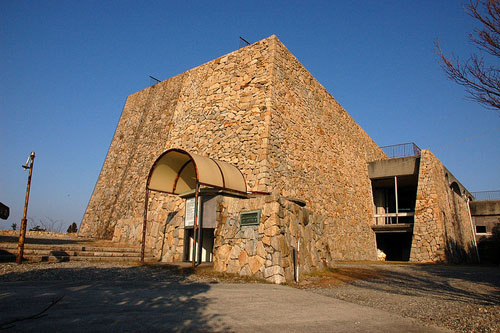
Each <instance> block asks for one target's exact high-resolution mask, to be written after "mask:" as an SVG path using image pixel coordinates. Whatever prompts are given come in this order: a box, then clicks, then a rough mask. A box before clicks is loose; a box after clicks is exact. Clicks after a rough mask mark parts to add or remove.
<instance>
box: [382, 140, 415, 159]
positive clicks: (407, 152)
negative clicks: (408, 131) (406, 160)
mask: <svg viewBox="0 0 500 333" xmlns="http://www.w3.org/2000/svg"><path fill="white" fill-rule="evenodd" d="M380 148H381V149H382V151H383V152H384V153H385V154H386V155H387V156H388V157H389V158H399V157H409V156H420V148H419V147H418V146H417V145H416V144H414V143H413V142H408V143H400V144H397V145H390V146H382V147H380Z"/></svg>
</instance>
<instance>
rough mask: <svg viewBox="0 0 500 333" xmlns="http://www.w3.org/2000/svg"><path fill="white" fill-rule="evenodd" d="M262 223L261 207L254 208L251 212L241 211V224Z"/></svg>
mask: <svg viewBox="0 0 500 333" xmlns="http://www.w3.org/2000/svg"><path fill="white" fill-rule="evenodd" d="M258 224H260V209H259V210H252V211H250V212H241V213H240V225H241V226H245V225H258Z"/></svg>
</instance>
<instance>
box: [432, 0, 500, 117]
mask: <svg viewBox="0 0 500 333" xmlns="http://www.w3.org/2000/svg"><path fill="white" fill-rule="evenodd" d="M465 9H466V12H467V14H468V15H470V16H471V17H473V18H474V19H476V20H477V21H478V22H480V23H481V25H482V28H481V29H474V32H473V33H471V34H469V38H470V40H471V41H472V42H473V43H474V44H475V45H476V47H477V48H478V50H479V54H473V55H471V56H470V58H469V59H468V60H467V61H465V62H463V63H462V62H460V60H459V58H458V57H456V56H454V55H453V54H452V55H451V57H447V56H445V55H444V53H443V51H442V50H441V46H440V45H439V41H436V53H437V54H438V56H439V57H440V60H441V67H442V68H443V70H444V72H445V73H446V76H447V77H448V78H449V79H450V80H452V81H455V82H456V83H458V84H459V85H462V86H464V87H465V90H466V91H467V93H468V94H469V96H468V97H469V98H470V99H471V100H473V101H476V102H478V103H480V104H482V105H483V106H485V107H486V108H489V109H493V110H495V111H497V113H498V114H499V115H500V69H499V68H498V64H495V66H488V65H487V64H486V62H485V58H484V55H483V54H482V53H488V54H490V55H492V56H493V57H498V58H500V0H470V2H469V3H468V4H467V5H465Z"/></svg>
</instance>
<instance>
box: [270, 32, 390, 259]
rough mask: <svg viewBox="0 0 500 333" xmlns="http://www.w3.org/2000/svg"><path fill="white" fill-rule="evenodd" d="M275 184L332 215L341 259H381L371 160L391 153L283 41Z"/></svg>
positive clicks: (276, 94) (273, 136) (274, 129)
mask: <svg viewBox="0 0 500 333" xmlns="http://www.w3.org/2000/svg"><path fill="white" fill-rule="evenodd" d="M274 63H275V67H274V68H273V70H274V74H273V80H274V84H273V85H272V86H273V88H274V89H273V95H272V97H273V106H274V109H273V111H272V118H271V128H270V145H269V149H270V152H269V163H270V166H271V170H272V178H271V180H272V181H271V184H272V186H273V188H274V189H276V190H278V191H280V193H281V194H283V195H285V196H292V197H297V198H300V199H303V200H305V201H306V202H307V205H308V207H309V208H310V209H312V210H313V211H315V212H316V213H318V214H321V215H323V216H325V217H329V218H330V219H329V220H328V223H327V224H326V226H325V229H326V230H325V237H326V238H327V242H328V249H329V251H330V252H331V256H332V257H333V258H334V259H353V260H365V259H372V260H374V259H376V242H375V235H374V233H373V231H372V230H371V229H370V225H371V224H372V194H371V184H370V179H369V176H368V169H367V162H368V161H372V160H377V159H385V158H387V157H386V155H385V154H384V153H383V152H382V151H381V150H380V148H379V147H378V146H377V145H376V144H375V143H374V142H373V141H372V139H371V138H370V137H369V136H368V135H367V134H366V133H365V132H364V131H363V129H361V127H360V126H359V125H358V124H356V122H355V121H354V120H353V119H352V118H351V117H350V116H349V115H348V114H347V112H346V111H345V110H344V109H343V108H342V107H341V106H340V105H339V104H338V103H337V101H336V100H335V99H334V98H333V97H332V96H331V95H330V94H329V93H328V91H326V90H325V88H324V87H323V86H321V84H320V83H319V82H318V81H316V79H314V77H313V76H312V75H311V74H310V73H309V72H308V71H307V70H306V69H305V68H304V67H303V66H302V65H301V64H300V62H299V61H298V60H297V59H296V58H295V57H294V56H293V55H292V54H291V53H290V52H289V51H288V50H287V49H286V47H285V46H284V45H283V44H281V43H280V42H279V41H277V42H276V44H275V54H274Z"/></svg>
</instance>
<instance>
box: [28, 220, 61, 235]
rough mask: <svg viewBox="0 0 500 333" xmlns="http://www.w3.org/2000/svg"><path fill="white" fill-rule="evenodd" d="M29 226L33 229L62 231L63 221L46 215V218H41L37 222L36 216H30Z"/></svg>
mask: <svg viewBox="0 0 500 333" xmlns="http://www.w3.org/2000/svg"><path fill="white" fill-rule="evenodd" d="M28 226H29V228H30V230H32V231H49V232H61V231H62V226H63V222H62V221H57V220H54V219H52V218H50V217H45V219H41V218H39V219H38V222H35V219H34V218H32V217H28Z"/></svg>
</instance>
